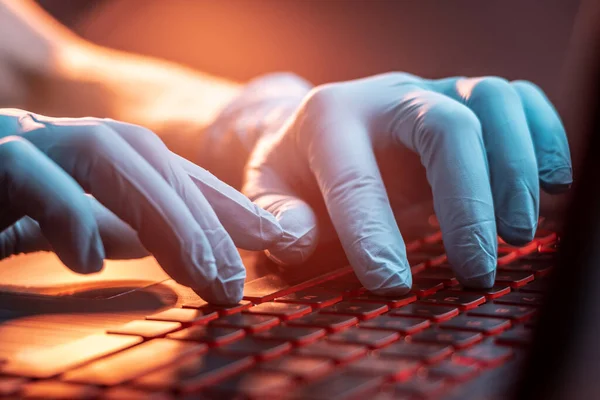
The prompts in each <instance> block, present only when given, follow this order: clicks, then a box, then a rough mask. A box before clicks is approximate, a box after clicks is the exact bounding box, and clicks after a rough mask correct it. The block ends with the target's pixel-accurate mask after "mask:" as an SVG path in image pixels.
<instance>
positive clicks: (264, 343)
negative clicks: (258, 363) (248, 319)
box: [219, 337, 292, 360]
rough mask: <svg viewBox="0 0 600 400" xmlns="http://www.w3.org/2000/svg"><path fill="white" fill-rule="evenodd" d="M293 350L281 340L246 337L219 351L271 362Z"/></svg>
mask: <svg viewBox="0 0 600 400" xmlns="http://www.w3.org/2000/svg"><path fill="white" fill-rule="evenodd" d="M291 348H292V345H291V344H290V343H288V342H284V341H281V340H259V339H255V338H252V337H245V338H243V339H241V340H238V341H237V342H233V343H230V344H228V345H225V346H223V347H221V348H219V351H221V352H223V353H226V354H233V355H242V356H253V357H256V359H258V360H270V359H273V358H275V357H277V356H280V355H282V354H285V353H287V352H288V351H290V350H291Z"/></svg>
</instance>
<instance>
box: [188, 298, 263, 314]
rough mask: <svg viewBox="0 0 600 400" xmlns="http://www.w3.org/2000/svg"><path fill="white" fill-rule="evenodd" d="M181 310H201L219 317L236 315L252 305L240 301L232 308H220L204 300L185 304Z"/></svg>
mask: <svg viewBox="0 0 600 400" xmlns="http://www.w3.org/2000/svg"><path fill="white" fill-rule="evenodd" d="M182 307H183V308H196V309H201V310H203V311H204V312H206V313H210V312H217V313H218V314H219V315H220V316H225V315H231V314H236V313H239V312H242V311H244V310H245V309H247V308H250V307H252V303H251V302H249V301H248V300H242V301H240V302H239V303H238V304H235V305H232V306H220V305H215V304H207V303H206V302H205V301H204V300H198V301H195V302H192V303H186V304H184V305H183V306H182Z"/></svg>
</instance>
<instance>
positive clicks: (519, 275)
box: [496, 270, 533, 288]
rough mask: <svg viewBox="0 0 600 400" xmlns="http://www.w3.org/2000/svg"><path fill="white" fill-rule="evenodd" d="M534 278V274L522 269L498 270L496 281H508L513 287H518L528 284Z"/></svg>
mask: <svg viewBox="0 0 600 400" xmlns="http://www.w3.org/2000/svg"><path fill="white" fill-rule="evenodd" d="M532 280H533V274H532V273H530V272H522V271H503V270H498V271H497V272H496V282H498V283H506V284H508V285H510V286H511V287H513V288H518V287H521V286H524V285H526V284H527V283H529V282H531V281H532Z"/></svg>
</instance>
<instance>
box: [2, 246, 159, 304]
mask: <svg viewBox="0 0 600 400" xmlns="http://www.w3.org/2000/svg"><path fill="white" fill-rule="evenodd" d="M167 279H169V276H168V275H167V274H166V273H165V272H164V271H163V270H162V269H161V268H160V266H159V265H158V263H157V262H156V261H155V259H154V258H152V257H147V258H144V259H141V260H128V261H105V265H104V269H103V270H102V271H101V272H99V273H95V274H90V275H80V274H76V273H75V272H72V271H71V270H69V269H68V268H67V267H65V266H64V265H63V264H62V263H61V262H60V261H59V259H58V258H57V257H56V256H55V255H54V254H52V253H36V254H31V255H20V256H15V257H11V258H9V259H7V260H3V261H2V262H0V293H11V294H26V295H34V296H53V297H56V296H65V297H77V298H86V299H110V298H114V297H117V296H121V295H123V294H126V293H130V292H132V291H136V290H138V289H142V288H145V287H148V286H150V285H153V284H155V283H158V282H162V281H164V280H167Z"/></svg>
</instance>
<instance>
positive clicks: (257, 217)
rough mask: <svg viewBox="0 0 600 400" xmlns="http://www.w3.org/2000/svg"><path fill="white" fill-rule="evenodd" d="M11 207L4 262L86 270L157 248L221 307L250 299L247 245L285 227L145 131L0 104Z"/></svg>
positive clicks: (0, 177)
mask: <svg viewBox="0 0 600 400" xmlns="http://www.w3.org/2000/svg"><path fill="white" fill-rule="evenodd" d="M85 192H87V193H89V194H91V195H93V196H94V198H92V197H91V196H87V195H86V194H85ZM0 209H1V210H2V211H0V232H1V233H0V258H4V257H8V256H10V255H12V254H18V253H27V252H32V251H38V250H54V251H55V252H56V254H57V255H58V257H59V258H60V259H61V261H62V262H63V263H64V264H65V265H66V266H68V267H69V268H70V269H72V270H73V271H75V272H78V273H84V274H85V273H92V272H97V271H99V270H100V269H101V268H102V264H103V260H104V258H105V257H111V258H137V257H143V256H146V255H148V252H150V253H151V254H152V255H154V256H155V257H156V259H157V261H158V262H159V263H160V265H161V266H162V267H163V268H164V269H165V271H166V272H167V273H168V274H169V275H170V276H171V277H173V278H174V279H175V280H176V281H178V282H179V283H182V284H184V285H187V286H190V287H191V288H192V289H194V290H195V291H196V292H197V293H198V295H200V296H201V297H203V298H204V299H205V300H207V301H209V302H212V303H217V304H226V303H236V302H238V301H239V300H240V299H241V297H242V290H243V284H244V279H245V276H246V274H245V269H244V266H243V264H242V261H241V259H240V256H239V253H238V252H237V250H236V245H237V246H239V247H242V248H245V249H250V250H261V249H265V248H267V247H268V246H270V245H273V244H274V243H275V241H277V240H278V239H279V237H280V236H281V234H282V230H281V227H280V226H279V224H278V223H277V221H276V220H275V218H274V217H273V216H272V215H271V214H269V213H268V212H266V211H264V210H261V209H260V208H258V207H256V206H255V205H254V204H252V203H251V202H250V201H249V200H248V199H247V198H245V197H244V196H243V195H242V194H241V193H239V192H237V191H236V190H234V189H233V188H231V187H230V186H228V185H226V184H224V183H222V182H221V181H219V180H218V179H216V178H215V177H214V176H212V175H211V174H210V173H209V172H207V171H206V170H204V169H202V168H200V167H197V166H196V165H194V164H192V163H190V162H188V161H186V160H184V159H182V158H180V157H178V156H176V155H175V154H173V153H171V152H170V151H168V150H167V148H166V147H165V146H164V144H163V143H162V142H161V141H160V139H158V137H157V136H155V135H154V134H153V133H152V132H150V131H148V130H146V129H144V128H141V127H139V126H135V125H129V124H125V123H121V122H117V121H113V120H102V119H93V118H83V119H57V118H48V117H43V116H39V115H35V114H31V113H28V112H25V111H21V110H7V109H4V110H0ZM109 210H110V211H109ZM113 213H114V214H113ZM146 249H147V250H146ZM140 273H141V274H143V271H140Z"/></svg>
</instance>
